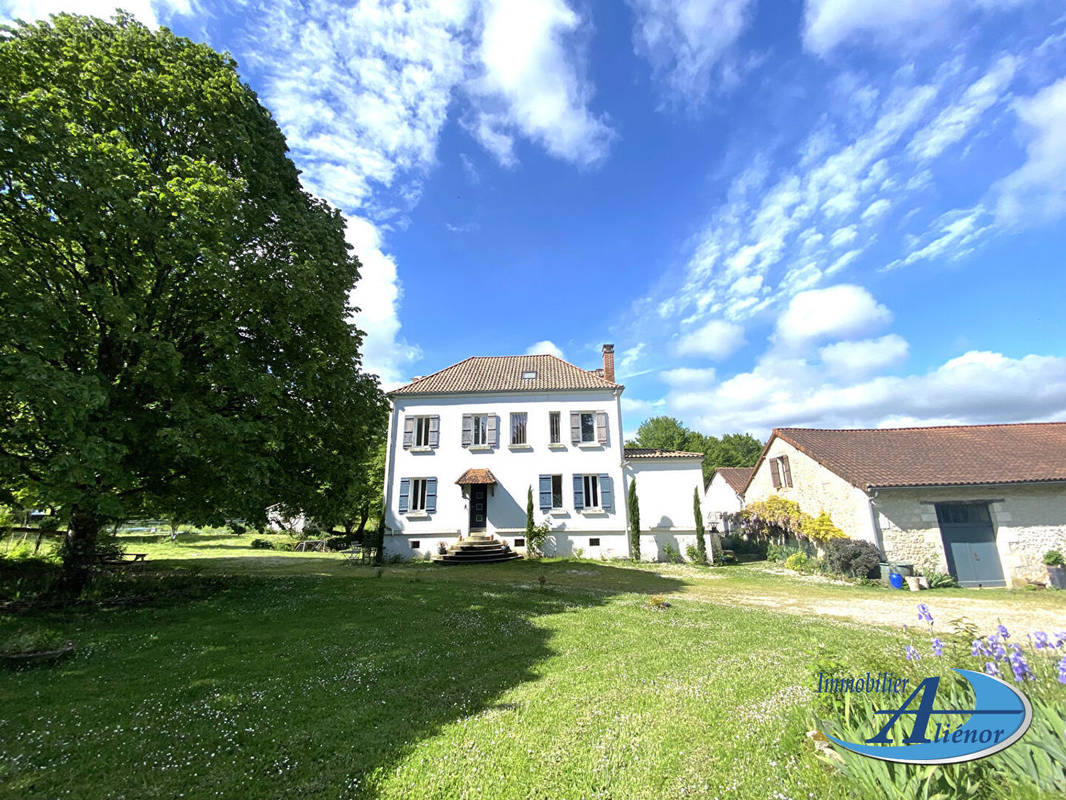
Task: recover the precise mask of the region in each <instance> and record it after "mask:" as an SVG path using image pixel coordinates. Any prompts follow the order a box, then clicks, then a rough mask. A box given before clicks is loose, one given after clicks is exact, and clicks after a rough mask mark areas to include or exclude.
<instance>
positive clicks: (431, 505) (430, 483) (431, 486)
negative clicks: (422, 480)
mask: <svg viewBox="0 0 1066 800" xmlns="http://www.w3.org/2000/svg"><path fill="white" fill-rule="evenodd" d="M436 510H437V479H436V478H426V511H428V512H430V513H431V514H432V513H433V512H434V511H436Z"/></svg>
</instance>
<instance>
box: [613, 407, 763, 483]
mask: <svg viewBox="0 0 1066 800" xmlns="http://www.w3.org/2000/svg"><path fill="white" fill-rule="evenodd" d="M626 445H627V446H629V447H653V448H660V449H662V450H689V451H691V452H694V453H703V477H704V480H709V479H710V477H711V475H713V474H714V471H715V469H717V468H718V467H754V466H755V462H756V461H758V460H759V454H760V453H761V452H762V442H760V441H759V440H758V439H756V438H755V437H754V436H752V435H751V434H749V433H727V434H725V435H724V436H722V437H721V438H718V437H716V436H708V435H705V434H702V433H699V432H697V431H693V430H690V429H688V428H686V427H685V426H684V425H683V424H682V423H681V422H680V421H679V420H677V419H674V418H673V417H666V416H662V417H651V418H650V419H646V420H644V422H642V423H641V425H640V427H639V428H637V435H636V436H635V437H634V438H633V439H632V440H631V441H629V442H627V443H626Z"/></svg>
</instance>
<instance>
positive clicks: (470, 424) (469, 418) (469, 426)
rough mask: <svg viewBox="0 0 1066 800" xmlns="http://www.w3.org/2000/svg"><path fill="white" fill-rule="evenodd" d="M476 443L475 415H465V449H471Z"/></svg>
mask: <svg viewBox="0 0 1066 800" xmlns="http://www.w3.org/2000/svg"><path fill="white" fill-rule="evenodd" d="M473 441H474V415H473V414H463V447H469V446H470V444H471V442H473Z"/></svg>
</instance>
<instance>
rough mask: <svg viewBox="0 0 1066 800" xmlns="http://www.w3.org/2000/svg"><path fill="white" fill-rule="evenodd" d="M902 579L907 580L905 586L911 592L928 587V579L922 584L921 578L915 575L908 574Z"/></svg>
mask: <svg viewBox="0 0 1066 800" xmlns="http://www.w3.org/2000/svg"><path fill="white" fill-rule="evenodd" d="M904 580H905V581H907V587H908V588H909V589H910V590H911V591H912V592H919V591H921V590H922V589H927V588H928V587H929V581H926V582H925V583H926V585H925V586H922V579H921V578H920V577H918V576H917V575H908V576H906V577H905V578H904Z"/></svg>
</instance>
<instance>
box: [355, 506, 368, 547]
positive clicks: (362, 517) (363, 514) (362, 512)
mask: <svg viewBox="0 0 1066 800" xmlns="http://www.w3.org/2000/svg"><path fill="white" fill-rule="evenodd" d="M369 519H370V503H366V504H365V505H364V506H363V507H362V508H361V509H359V528H358V530H356V532H355V533H356V536H358V537H359V538H360V539H361V538H362V537H363V531H364V530H365V529H366V523H367V520H369Z"/></svg>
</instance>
